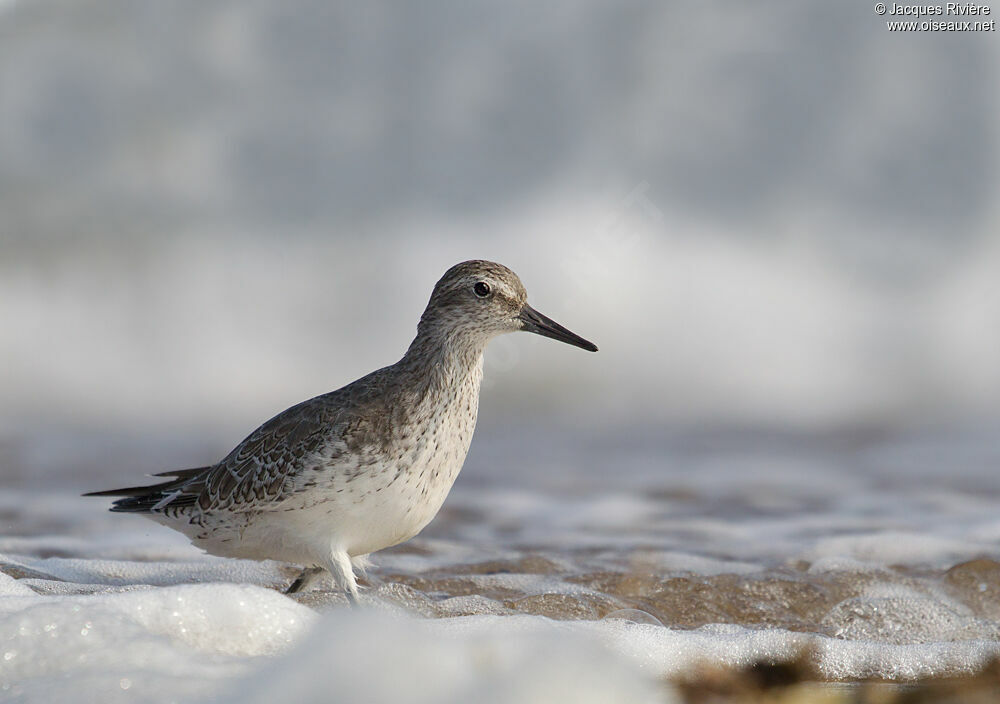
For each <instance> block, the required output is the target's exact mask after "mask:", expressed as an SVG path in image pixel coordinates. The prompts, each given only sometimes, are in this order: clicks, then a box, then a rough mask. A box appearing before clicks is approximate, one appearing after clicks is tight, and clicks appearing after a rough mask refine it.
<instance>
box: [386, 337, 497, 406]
mask: <svg viewBox="0 0 1000 704" xmlns="http://www.w3.org/2000/svg"><path fill="white" fill-rule="evenodd" d="M487 342H489V340H488V339H478V338H477V337H470V336H467V335H459V334H442V333H441V331H439V330H436V329H433V328H429V327H427V326H421V327H420V328H419V329H418V331H417V336H416V337H415V338H414V339H413V342H412V343H410V347H409V349H407V350H406V354H405V355H403V358H402V359H401V360H400V361H399V366H400V367H401V368H402V369H404V370H406V371H407V372H409V373H411V374H413V375H414V376H416V377H419V378H421V379H422V381H423V382H425V383H426V384H427V385H428V389H427V390H428V391H430V392H432V393H434V392H435V391H445V392H450V391H453V390H457V389H462V390H463V391H464V392H465V393H474V394H476V395H478V393H479V384H480V381H481V380H482V377H483V351H484V350H485V348H486V343H487ZM448 395H450V393H449V394H448Z"/></svg>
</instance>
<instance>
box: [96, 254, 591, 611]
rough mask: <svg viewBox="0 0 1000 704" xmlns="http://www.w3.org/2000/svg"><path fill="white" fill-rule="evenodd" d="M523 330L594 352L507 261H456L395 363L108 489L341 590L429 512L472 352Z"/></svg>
mask: <svg viewBox="0 0 1000 704" xmlns="http://www.w3.org/2000/svg"><path fill="white" fill-rule="evenodd" d="M516 330H527V331H529V332H535V333H537V334H540V335H544V336H546V337H552V338H554V339H558V340H561V341H563V342H568V343H570V344H573V345H576V346H578V347H582V348H584V349H588V350H591V351H596V350H597V348H596V347H595V346H594V345H593V344H592V343H590V342H587V341H586V340H584V339H583V338H580V337H579V336H577V335H575V334H574V333H571V332H570V331H568V330H566V329H565V328H563V327H562V326H560V325H558V324H557V323H555V322H553V321H552V320H549V319H548V318H546V317H545V316H543V315H541V314H539V313H538V312H537V311H535V310H533V309H532V308H531V307H530V306H528V304H527V292H526V291H525V289H524V286H523V285H522V284H521V281H520V279H518V277H517V275H516V274H514V272H512V271H511V270H510V269H508V268H506V267H504V266H502V265H500V264H495V263H493V262H487V261H468V262H463V263H461V264H457V265H456V266H454V267H452V268H451V269H449V270H448V271H447V272H446V273H445V275H444V276H443V277H442V278H441V280H440V281H438V282H437V285H436V286H435V287H434V291H433V292H432V294H431V298H430V301H429V302H428V304H427V308H426V309H425V310H424V313H423V315H422V316H421V318H420V322H419V324H418V326H417V336H416V338H414V340H413V342H412V343H411V345H410V347H409V349H408V350H407V351H406V354H405V355H404V356H403V358H402V359H401V360H400V361H399V362H397V363H396V364H394V365H391V366H389V367H385V368H383V369H379V370H377V371H374V372H372V373H371V374H368V375H367V376H365V377H362V378H361V379H358V380H357V381H355V382H353V383H351V384H348V385H347V386H344V387H343V388H340V389H337V390H336V391H331V392H330V393H327V394H323V395H321V396H317V397H315V398H312V399H309V400H308V401H303V402H302V403H300V404H298V405H295V406H292V407H291V408H289V409H287V410H285V411H283V412H282V413H279V414H278V415H277V416H275V417H274V418H272V419H271V420H269V421H267V422H266V423H264V424H263V425H261V426H260V427H259V428H257V429H256V430H255V431H254V432H253V433H251V434H250V435H249V436H248V437H247V438H246V439H245V440H244V441H243V442H241V443H240V444H239V445H237V446H236V448H235V449H234V450H233V451H232V452H230V453H229V454H228V455H227V456H226V457H225V458H223V459H222V461H221V462H219V463H218V464H215V465H212V466H209V467H202V468H197V469H187V470H178V471H175V472H166V473H164V474H162V475H158V476H168V477H173V478H172V479H170V480H169V481H166V482H163V483H161V484H157V485H153V486H147V487H130V488H127V489H116V490H112V491H105V492H95V494H92V495H98V496H120V497H124V498H120V499H118V500H117V501H115V503H114V505H113V507H112V509H111V510H112V511H123V512H137V513H143V514H145V515H148V516H150V517H151V518H153V519H154V520H157V521H159V522H161V523H164V524H165V525H168V526H170V527H172V528H176V529H178V530H180V531H182V532H183V533H185V534H186V535H187V536H188V537H190V538H191V540H192V541H193V542H194V543H195V544H196V545H198V546H199V547H202V548H204V549H206V550H207V551H209V552H211V553H213V554H217V555H223V556H230V557H248V558H253V559H275V560H283V561H286V562H294V563H299V564H303V565H305V566H307V568H309V569H307V572H306V573H305V574H304V577H303V578H300V579H299V580H297V581H296V583H295V584H293V589H298V588H303V587H304V586H306V585H307V584H308V582H309V581H310V580H311V579H312V578H313V577H315V576H318V575H319V574H321V573H322V572H324V571H329V572H330V573H331V574H332V575H333V576H334V578H335V579H336V580H337V582H338V584H339V585H340V586H341V587H342V588H344V589H346V590H347V593H348V595H349V596H350V597H351V598H352V599H353V598H354V597H356V594H357V587H356V583H355V579H354V573H353V566H352V561H353V563H354V565H355V566H356V565H359V564H361V563H362V562H363V561H364V558H365V557H366V556H367V554H368V553H370V552H374V551H375V550H380V549H382V548H385V547H389V546H391V545H395V544H396V543H399V542H402V541H403V540H407V539H409V538H411V537H413V536H414V535H416V533H418V532H419V531H420V530H421V529H422V528H423V527H424V526H425V525H426V524H427V523H428V522H429V521H430V520H431V519H432V518H433V517H434V515H435V514H436V513H437V511H438V509H439V508H440V506H441V504H442V502H443V501H444V498H445V496H446V495H447V493H448V491H449V490H450V488H451V485H452V483H453V482H454V480H455V477H456V476H457V475H458V471H459V470H460V469H461V466H462V463H463V462H464V460H465V455H466V453H467V451H468V448H469V443H470V442H471V440H472V433H473V430H474V429H475V424H476V415H477V409H478V402H479V384H480V380H481V378H482V355H483V350H484V349H485V347H486V344H487V343H488V342H489V340H490V339H492V338H493V337H495V336H496V335H499V334H502V333H505V332H513V331H516Z"/></svg>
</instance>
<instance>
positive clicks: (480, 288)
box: [472, 281, 490, 298]
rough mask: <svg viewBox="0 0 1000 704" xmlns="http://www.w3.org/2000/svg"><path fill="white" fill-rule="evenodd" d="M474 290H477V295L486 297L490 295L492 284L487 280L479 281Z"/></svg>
mask: <svg viewBox="0 0 1000 704" xmlns="http://www.w3.org/2000/svg"><path fill="white" fill-rule="evenodd" d="M472 290H473V291H475V292H476V295H477V296H479V297H480V298H486V297H487V296H488V295H490V285H489V284H488V283H486V282H485V281H479V282H477V283H476V285H475V286H473V287H472Z"/></svg>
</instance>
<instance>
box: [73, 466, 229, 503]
mask: <svg viewBox="0 0 1000 704" xmlns="http://www.w3.org/2000/svg"><path fill="white" fill-rule="evenodd" d="M210 469H211V467H196V468H194V469H175V470H171V471H169V472H160V473H159V474H154V475H153V476H154V477H173V479H170V480H168V481H165V482H161V483H160V484H151V485H148V486H129V487H125V488H123V489H108V490H106V491H91V492H88V493H86V494H84V496H120V497H122V498H120V499H118V500H117V501H115V502H114V503H113V504H112V505H111V510H112V511H115V512H120V513H149V512H150V511H153V510H154V509H156V508H159V507H160V506H161V504H163V502H164V501H165V500H168V499H170V497H171V496H176V495H177V494H178V493H179V492H180V490H181V489H182V488H183V487H184V486H185V485H186V484H189V483H191V481H192V480H193V479H197V478H198V477H199V476H200V475H202V474H204V473H205V472H207V471H208V470H210ZM192 498H193V496H192ZM170 503H171V504H172V505H174V504H177V502H176V501H170ZM186 503H191V502H186Z"/></svg>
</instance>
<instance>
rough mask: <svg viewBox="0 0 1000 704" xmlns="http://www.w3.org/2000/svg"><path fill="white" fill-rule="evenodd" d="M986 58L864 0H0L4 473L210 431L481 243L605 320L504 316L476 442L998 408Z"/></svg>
mask: <svg viewBox="0 0 1000 704" xmlns="http://www.w3.org/2000/svg"><path fill="white" fill-rule="evenodd" d="M998 74H1000V42H998V41H997V35H996V33H995V32H992V33H991V32H981V33H964V34H963V33H936V34H923V33H908V34H892V33H889V32H888V31H887V30H886V26H885V18H882V17H878V16H876V15H875V13H874V11H873V6H872V4H871V3H870V2H860V1H851V2H842V3H825V2H810V3H802V2H794V1H793V0H787V1H778V0H775V1H769V2H768V1H766V2H758V3H753V4H752V6H740V5H734V4H732V3H690V2H688V3H663V2H616V3H598V2H575V3H549V4H542V5H539V4H537V3H529V2H509V3H500V4H495V3H485V2H468V3H437V2H431V3H419V4H410V3H386V2H371V3H350V4H349V3H328V2H318V1H309V0H295V1H285V2H277V1H275V0H250V1H247V0H241V1H239V2H236V1H235V0H233V1H218V2H203V1H201V0H198V1H197V2H196V1H189V2H171V3H162V2H157V1H155V0H128V1H127V2H121V1H119V0H13V1H12V0H6V1H5V2H0V360H2V364H0V442H2V443H3V445H2V451H3V456H4V457H5V458H6V461H5V467H4V472H5V473H6V474H7V477H6V478H7V479H8V480H9V481H17V480H18V476H20V475H18V473H19V472H20V473H22V474H24V475H25V476H22V477H21V479H24V478H25V477H26V476H27V475H29V474H30V475H31V477H32V478H33V479H35V480H38V479H39V477H44V472H45V471H46V470H45V468H47V467H56V466H58V467H68V466H72V467H75V468H77V469H78V470H79V472H81V473H83V474H86V473H87V472H88V471H90V470H93V471H97V470H98V469H99V470H100V471H102V472H103V473H104V474H105V476H112V475H113V476H116V477H120V476H122V473H123V471H126V470H123V467H122V466H121V465H123V464H126V463H127V464H129V465H131V466H130V467H129V468H127V470H128V471H130V472H131V471H133V470H136V471H139V470H141V471H155V470H158V469H164V468H168V467H173V466H179V465H183V466H190V465H195V464H203V463H204V462H206V461H210V460H211V459H213V458H215V457H216V456H218V455H219V454H221V453H223V452H225V451H227V450H228V449H229V448H230V447H231V446H232V445H233V444H235V442H237V441H238V440H239V439H240V438H242V437H243V436H244V435H245V434H246V433H247V432H248V431H249V430H251V429H252V428H253V427H254V426H256V425H257V424H258V423H259V422H261V421H263V420H265V419H266V418H268V417H270V416H271V415H273V414H274V413H275V412H277V411H279V410H281V409H283V408H285V407H286V406H288V405H291V404H292V403H295V402H297V401H299V400H302V399H304V398H307V397H310V396H313V395H315V394H318V393H321V392H324V391H328V390H331V389H333V388H336V387H339V386H341V385H342V384H344V383H347V382H349V381H351V380H353V379H355V378H357V377H358V376H360V375H362V374H364V373H366V372H368V371H370V370H372V369H374V368H376V367H379V366H383V365H385V364H390V363H392V362H394V361H395V360H396V359H397V358H398V357H399V356H400V355H401V354H402V353H403V351H404V350H405V349H406V346H407V345H408V343H409V341H410V339H411V338H412V335H413V333H414V331H415V325H416V321H417V319H418V317H419V315H420V313H421V311H422V309H423V306H424V304H425V303H426V300H427V298H428V296H429V294H430V290H431V287H432V286H433V284H434V282H435V281H436V280H437V279H438V278H439V277H440V275H441V274H442V273H443V272H444V271H445V269H447V268H448V267H449V266H450V265H452V264H454V263H456V262H458V261H461V260H463V259H470V258H488V259H494V260H497V261H500V262H502V263H504V264H506V265H508V266H510V267H511V268H513V269H514V270H515V271H516V272H518V273H519V274H520V276H521V278H522V280H523V281H524V283H525V285H526V286H527V288H528V290H529V292H530V296H531V301H532V303H533V305H534V306H535V307H536V308H538V309H539V310H540V311H542V312H544V313H546V314H548V315H550V316H551V317H553V318H554V319H556V320H558V321H559V322H561V323H563V324H565V325H566V326H567V327H569V328H570V329H572V330H574V331H575V332H578V333H579V334H581V335H583V336H584V337H587V338H589V339H592V340H594V341H595V342H596V343H597V344H598V345H599V346H600V348H601V351H600V353H598V354H596V355H590V354H585V353H583V352H581V351H580V350H576V349H572V348H569V347H566V346H560V345H558V344H555V343H553V342H552V341H549V340H544V339H542V338H538V337H534V336H527V335H524V336H508V337H505V338H501V339H499V340H497V341H495V343H494V344H493V345H492V347H491V349H490V350H489V352H488V355H487V370H486V375H487V380H486V386H485V387H484V392H483V398H482V414H481V417H480V437H481V438H482V437H483V435H484V434H485V435H486V436H487V438H494V439H495V438H497V437H501V435H500V434H502V432H503V429H504V428H516V427H519V426H523V425H524V424H530V423H533V422H539V421H540V422H542V423H544V424H545V425H546V426H549V427H551V426H554V425H557V424H563V425H566V426H572V427H582V428H593V429H597V430H598V431H602V432H606V433H614V432H616V429H620V428H624V427H626V426H635V425H641V426H643V427H653V428H664V429H671V428H692V427H694V428H697V427H730V428H732V427H737V428H743V427H747V428H758V429H760V428H764V429H782V430H787V431H793V432H798V431H803V430H804V431H807V432H816V431H819V432H826V431H827V430H831V429H833V430H837V429H844V428H848V429H850V428H854V429H857V428H884V427H893V428H900V427H903V428H913V427H927V426H935V427H937V426H942V425H952V426H953V425H956V424H957V425H968V424H971V425H973V426H976V427H982V426H983V425H984V424H987V425H988V424H989V423H992V422H993V420H995V419H996V418H997V417H998V415H1000V206H998V200H1000V199H998V198H997V196H998V194H1000V176H998V169H997V166H998V162H1000V153H998V152H1000V139H998V137H1000V102H998V95H1000V75H998ZM485 442H486V443H489V442H490V440H488V439H487V440H485ZM486 446H487V447H488V446H489V445H488V444H487V445H486ZM126 460H127V462H126ZM189 463H190V464H189ZM136 464H138V465H139V466H138V467H136V466H135V465H136ZM88 468H90V469H88ZM81 483H82V480H81Z"/></svg>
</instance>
